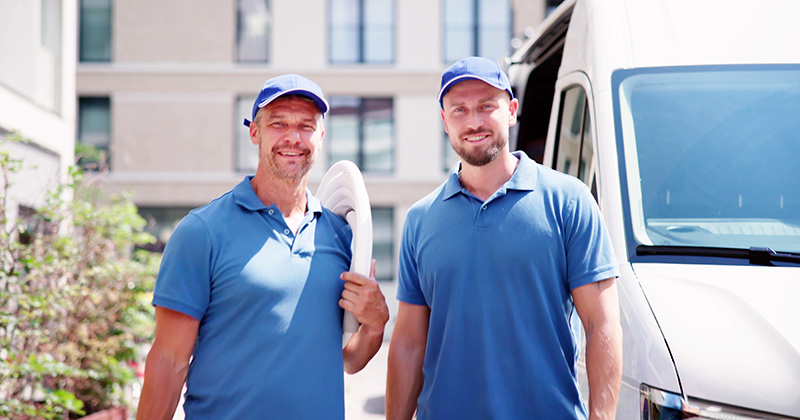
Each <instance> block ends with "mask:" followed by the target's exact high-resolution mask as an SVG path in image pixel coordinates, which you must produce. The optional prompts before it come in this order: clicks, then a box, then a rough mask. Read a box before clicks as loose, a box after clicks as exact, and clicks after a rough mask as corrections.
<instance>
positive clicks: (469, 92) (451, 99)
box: [442, 80, 518, 166]
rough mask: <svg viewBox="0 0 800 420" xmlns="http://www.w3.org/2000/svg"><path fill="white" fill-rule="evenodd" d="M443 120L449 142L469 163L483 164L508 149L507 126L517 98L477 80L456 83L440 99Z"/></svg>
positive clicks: (514, 109)
mask: <svg viewBox="0 0 800 420" xmlns="http://www.w3.org/2000/svg"><path fill="white" fill-rule="evenodd" d="M442 105H443V109H442V120H444V127H445V130H446V131H447V134H448V135H449V137H450V145H451V146H452V147H453V150H455V152H456V153H458V155H459V156H460V157H461V159H462V160H463V161H464V162H466V163H467V164H469V165H472V166H484V165H486V164H488V163H489V162H491V161H493V160H494V159H495V158H496V157H497V156H498V155H499V154H500V152H501V151H503V150H507V149H508V127H510V126H512V125H514V123H516V121H517V120H516V114H517V106H518V102H517V100H516V99H514V100H511V98H510V97H509V95H508V92H506V91H504V90H500V89H496V88H494V87H492V86H490V85H488V84H486V83H484V82H482V81H480V80H465V81H463V82H459V83H457V84H455V85H454V86H453V87H451V88H450V90H449V91H448V92H447V93H446V94H445V95H444V98H443V99H442Z"/></svg>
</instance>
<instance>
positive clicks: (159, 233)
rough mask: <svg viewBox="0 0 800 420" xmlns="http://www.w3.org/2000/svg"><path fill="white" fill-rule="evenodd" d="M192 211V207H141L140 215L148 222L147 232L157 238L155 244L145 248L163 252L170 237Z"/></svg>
mask: <svg viewBox="0 0 800 420" xmlns="http://www.w3.org/2000/svg"><path fill="white" fill-rule="evenodd" d="M191 210H192V208H191V207H141V206H140V207H139V215H140V216H142V217H143V218H145V220H147V228H146V230H147V232H148V233H150V234H152V235H153V236H155V237H156V243H155V244H149V245H146V246H144V248H146V249H148V250H150V251H154V252H163V251H164V247H165V246H166V245H167V241H168V240H169V237H170V236H171V235H172V232H173V231H174V230H175V227H176V226H178V223H179V222H180V221H181V219H183V218H184V217H185V216H186V215H187V214H189V212H190V211H191Z"/></svg>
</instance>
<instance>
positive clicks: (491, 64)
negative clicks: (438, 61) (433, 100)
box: [439, 57, 514, 108]
mask: <svg viewBox="0 0 800 420" xmlns="http://www.w3.org/2000/svg"><path fill="white" fill-rule="evenodd" d="M464 80H480V81H481V82H484V83H486V84H488V85H490V86H492V87H495V88H497V89H500V90H504V91H506V92H508V94H509V95H511V99H514V93H513V92H512V91H511V83H510V82H509V81H508V76H506V74H505V73H504V72H503V70H502V69H501V68H500V65H499V64H497V61H494V60H491V59H488V58H484V57H467V58H463V59H461V60H459V61H458V62H456V63H455V64H453V65H452V66H450V67H449V68H448V69H447V70H445V71H444V74H443V75H442V87H441V89H439V106H440V107H442V108H444V104H443V103H442V99H443V98H444V95H445V94H447V91H449V90H450V88H451V87H453V86H454V85H455V84H456V83H458V82H463V81H464Z"/></svg>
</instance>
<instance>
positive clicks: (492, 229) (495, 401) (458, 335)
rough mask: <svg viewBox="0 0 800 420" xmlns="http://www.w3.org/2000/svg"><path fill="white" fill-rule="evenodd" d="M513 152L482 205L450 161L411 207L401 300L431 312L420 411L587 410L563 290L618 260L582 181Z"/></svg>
mask: <svg viewBox="0 0 800 420" xmlns="http://www.w3.org/2000/svg"><path fill="white" fill-rule="evenodd" d="M515 155H516V156H517V157H518V158H519V159H520V164H519V166H518V168H517V170H516V171H515V173H514V174H513V176H512V177H511V179H510V180H509V181H508V182H506V184H505V185H503V186H502V187H501V188H500V189H499V190H498V191H497V192H496V193H495V194H494V195H492V196H491V197H490V198H489V199H487V200H486V201H485V202H482V201H481V200H479V199H478V198H477V197H475V196H474V195H472V194H471V193H470V192H468V191H467V190H466V189H464V188H462V186H461V183H460V182H459V177H458V172H457V169H458V166H457V167H456V168H454V170H453V172H452V173H451V174H450V176H449V178H448V180H447V181H446V182H445V183H444V184H443V185H441V186H440V187H439V188H438V189H436V190H435V191H433V192H432V193H431V194H429V195H428V196H426V197H425V198H423V199H422V200H420V201H419V202H417V203H416V204H414V206H412V207H411V208H410V209H409V211H408V216H407V218H406V222H405V226H404V231H403V239H402V245H401V251H400V279H399V287H398V293H397V297H398V299H399V300H401V301H403V302H406V303H410V304H414V305H426V306H428V307H430V309H431V315H430V327H429V330H428V341H427V348H426V353H425V362H424V365H423V374H424V384H423V389H422V392H421V393H420V396H419V399H418V408H417V417H418V418H419V419H420V420H428V419H443V418H453V419H456V418H481V419H532V418H547V419H584V418H586V417H587V414H586V407H585V405H584V403H583V402H582V401H581V397H580V392H579V387H578V384H577V380H576V375H575V369H576V363H577V357H578V348H579V347H578V338H577V337H578V336H577V335H576V334H578V333H579V331H580V330H579V328H580V326H579V320H578V319H577V314H576V312H575V307H574V305H573V302H572V297H571V293H570V292H571V290H573V289H575V288H577V287H580V286H583V285H585V284H589V283H591V282H595V281H599V280H603V279H607V278H610V277H615V276H617V275H618V271H617V265H616V258H615V256H614V253H613V250H612V246H611V242H610V239H609V237H608V235H607V232H606V229H605V226H604V224H603V221H602V219H601V216H600V214H599V211H598V208H597V205H596V203H595V201H594V199H593V197H592V195H591V194H590V192H589V190H588V188H586V186H585V185H584V184H583V183H581V182H580V181H578V180H577V179H576V178H574V177H569V176H567V175H564V174H561V173H558V172H555V171H553V170H550V169H547V168H545V167H543V166H541V165H538V164H536V163H535V162H534V161H532V160H531V159H529V158H528V157H527V156H526V155H525V154H524V153H521V152H518V153H515Z"/></svg>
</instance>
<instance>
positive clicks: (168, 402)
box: [136, 350, 188, 420]
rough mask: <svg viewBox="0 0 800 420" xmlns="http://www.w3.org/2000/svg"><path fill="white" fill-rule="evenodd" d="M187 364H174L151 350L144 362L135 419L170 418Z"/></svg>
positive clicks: (163, 419) (155, 419) (178, 397)
mask: <svg viewBox="0 0 800 420" xmlns="http://www.w3.org/2000/svg"><path fill="white" fill-rule="evenodd" d="M187 370H188V365H185V366H175V365H174V364H173V363H170V362H169V361H168V360H166V359H163V358H161V357H159V355H158V354H157V352H155V353H154V352H153V351H152V350H151V352H150V354H149V355H148V356H147V362H146V364H145V378H144V386H143V387H142V396H141V398H140V399H139V408H138V410H137V412H136V419H137V420H171V419H172V418H173V416H174V415H175V409H176V408H177V406H178V401H180V397H181V390H182V389H183V383H184V381H185V380H186V372H187Z"/></svg>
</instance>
